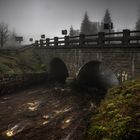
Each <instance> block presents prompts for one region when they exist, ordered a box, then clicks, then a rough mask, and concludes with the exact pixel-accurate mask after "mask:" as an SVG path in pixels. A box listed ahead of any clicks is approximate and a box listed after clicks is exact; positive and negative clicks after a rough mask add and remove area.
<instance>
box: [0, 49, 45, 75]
mask: <svg viewBox="0 0 140 140" xmlns="http://www.w3.org/2000/svg"><path fill="white" fill-rule="evenodd" d="M45 70H46V68H45V65H44V64H43V63H42V62H41V60H40V58H39V57H38V56H37V55H36V54H35V53H34V50H33V49H32V48H30V49H27V50H25V51H23V52H20V53H17V54H11V55H4V54H2V53H0V73H1V75H3V74H9V75H12V74H24V73H42V72H45Z"/></svg>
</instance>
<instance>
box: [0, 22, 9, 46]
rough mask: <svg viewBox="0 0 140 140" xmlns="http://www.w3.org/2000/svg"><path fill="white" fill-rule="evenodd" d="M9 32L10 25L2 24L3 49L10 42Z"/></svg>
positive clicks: (0, 26) (1, 41) (0, 38)
mask: <svg viewBox="0 0 140 140" xmlns="http://www.w3.org/2000/svg"><path fill="white" fill-rule="evenodd" d="M8 36H9V30H8V25H7V24H5V23H0V46H1V48H3V47H4V45H5V44H6V42H7V40H8Z"/></svg>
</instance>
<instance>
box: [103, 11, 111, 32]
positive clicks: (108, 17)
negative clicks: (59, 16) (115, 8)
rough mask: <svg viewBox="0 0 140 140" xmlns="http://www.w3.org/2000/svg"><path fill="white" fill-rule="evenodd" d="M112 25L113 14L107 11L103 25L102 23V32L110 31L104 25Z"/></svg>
mask: <svg viewBox="0 0 140 140" xmlns="http://www.w3.org/2000/svg"><path fill="white" fill-rule="evenodd" d="M112 23H113V22H112V19H111V14H110V12H109V9H106V11H105V15H104V17H103V20H102V23H101V31H104V32H106V31H108V30H109V29H104V24H109V25H110V26H111V24H112ZM111 31H113V30H111Z"/></svg>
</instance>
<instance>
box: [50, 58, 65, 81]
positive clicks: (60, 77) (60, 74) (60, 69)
mask: <svg viewBox="0 0 140 140" xmlns="http://www.w3.org/2000/svg"><path fill="white" fill-rule="evenodd" d="M49 76H50V80H51V81H53V82H60V83H65V81H66V78H67V77H68V70H67V67H66V65H65V64H64V62H63V61H62V60H61V59H59V58H55V59H53V60H52V61H51V63H50V73H49Z"/></svg>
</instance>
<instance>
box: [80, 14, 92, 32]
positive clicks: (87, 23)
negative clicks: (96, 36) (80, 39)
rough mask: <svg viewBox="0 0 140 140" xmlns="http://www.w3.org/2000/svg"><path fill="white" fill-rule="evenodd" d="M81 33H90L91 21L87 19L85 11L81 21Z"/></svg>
mask: <svg viewBox="0 0 140 140" xmlns="http://www.w3.org/2000/svg"><path fill="white" fill-rule="evenodd" d="M80 32H81V34H90V33H91V22H90V20H89V17H88V14H87V12H85V15H84V18H83V21H82V23H81V30H80Z"/></svg>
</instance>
